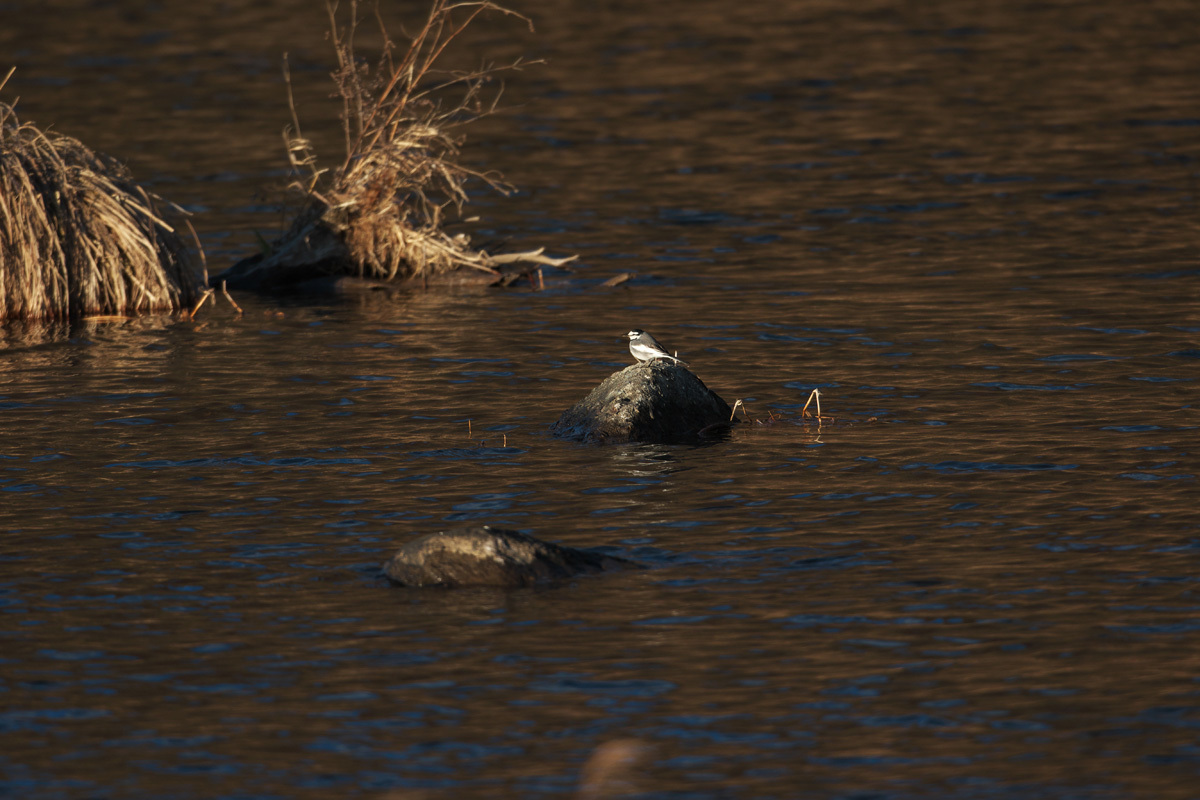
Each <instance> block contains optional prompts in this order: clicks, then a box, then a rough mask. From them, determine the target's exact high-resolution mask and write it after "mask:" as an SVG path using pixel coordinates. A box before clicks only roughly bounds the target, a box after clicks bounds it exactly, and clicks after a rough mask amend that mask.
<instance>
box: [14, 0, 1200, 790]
mask: <svg viewBox="0 0 1200 800" xmlns="http://www.w3.org/2000/svg"><path fill="white" fill-rule="evenodd" d="M14 8H15V9H16V10H10V13H9V17H11V19H10V22H11V23H12V24H11V25H5V26H0V42H2V43H4V44H7V45H8V50H9V51H10V52H14V53H17V57H18V58H19V59H20V60H21V61H20V64H19V66H20V70H19V71H18V73H17V77H16V78H14V80H20V81H24V83H22V84H21V85H20V86H19V91H20V94H21V95H22V101H21V102H22V107H23V108H24V109H25V111H24V112H23V113H24V115H25V117H26V118H29V119H35V120H37V121H38V122H39V123H41V124H48V123H51V122H53V123H55V127H56V128H58V129H59V130H62V131H63V132H64V133H69V134H71V135H75V136H79V137H80V138H82V139H83V140H84V141H86V142H88V143H89V144H91V145H93V146H97V147H99V148H100V149H102V150H106V151H109V152H111V153H113V154H114V155H118V156H122V157H125V158H128V159H129V160H130V161H131V162H132V165H133V167H134V169H135V172H137V173H138V174H139V176H141V177H146V178H148V179H150V180H152V181H154V182H155V183H156V190H158V191H160V192H161V193H163V194H164V195H167V196H170V197H172V198H173V199H176V200H180V201H181V202H184V203H187V204H189V205H190V206H191V207H193V208H195V209H196V210H198V211H202V212H204V213H201V214H198V215H197V218H196V220H195V222H196V227H197V228H198V229H199V230H200V231H201V235H202V236H203V237H204V238H205V240H206V244H207V245H208V246H209V249H210V258H211V259H213V260H214V262H216V261H220V260H224V261H231V260H233V259H234V258H237V257H239V256H241V255H245V253H246V252H248V251H250V250H252V249H253V248H254V247H255V244H254V242H255V236H254V232H255V231H258V232H261V233H263V234H264V235H266V237H267V238H270V235H269V234H270V232H271V231H273V230H276V229H277V228H278V227H279V225H280V224H281V222H280V217H279V214H278V212H277V210H276V209H275V206H274V200H271V199H268V198H267V194H268V190H269V188H270V184H272V183H274V182H278V181H280V180H282V177H283V176H282V175H281V174H279V172H278V165H279V164H280V163H281V161H282V159H281V158H280V157H279V152H278V144H277V138H276V137H277V133H278V129H279V127H280V126H281V125H282V123H283V122H284V121H285V120H286V118H287V114H286V109H285V107H284V105H283V102H282V100H283V95H282V93H281V88H280V85H279V83H278V79H277V78H276V77H274V76H275V75H276V74H277V70H276V67H275V66H274V65H275V64H277V60H276V59H277V57H278V54H279V52H281V51H282V50H285V49H288V50H290V51H291V53H292V56H291V59H292V65H293V72H294V74H295V75H297V76H299V78H298V83H300V84H303V80H302V79H303V78H304V77H305V76H309V77H312V78H313V83H312V84H311V85H300V86H299V87H298V89H299V91H300V92H301V100H302V102H303V103H304V104H306V105H305V106H304V107H306V108H310V109H312V112H311V113H312V114H314V115H319V114H320V112H319V111H317V109H319V108H324V105H323V104H324V103H326V102H327V100H326V99H325V97H324V95H325V94H326V93H327V91H328V90H327V88H325V87H323V86H322V85H320V83H319V80H320V79H321V77H322V73H323V71H324V70H325V69H326V68H327V67H326V65H325V61H324V53H323V50H322V48H323V47H324V44H323V43H322V42H321V41H320V40H319V36H316V35H314V31H315V30H317V29H319V26H320V24H321V23H320V21H319V20H316V21H314V20H312V19H309V18H305V17H303V15H295V14H294V12H293V10H291V9H287V8H284V7H282V6H279V7H276V6H273V5H271V4H267V5H263V4H258V5H257V6H255V7H254V8H249V7H247V8H239V9H226V8H222V9H221V10H220V11H219V12H218V13H214V10H213V9H208V8H207V7H203V8H202V7H199V6H197V7H196V8H194V9H193V8H185V7H183V6H182V5H180V4H178V3H174V2H167V3H164V4H160V6H158V7H154V8H150V9H141V7H140V6H139V7H138V8H137V9H134V8H133V7H132V6H130V7H129V8H128V9H126V8H124V5H123V4H116V5H115V6H111V7H109V6H105V7H103V8H99V7H97V8H91V7H89V8H86V9H84V8H81V9H78V10H77V11H76V12H75V13H73V14H71V15H69V19H68V18H56V19H55V20H54V23H53V26H52V27H53V31H51V32H47V31H48V29H47V26H46V24H44V23H43V22H42V20H44V19H47V18H46V16H45V15H44V14H40V13H34V10H30V9H25V8H24V6H22V5H21V4H17V6H16V7H14ZM215 8H216V7H214V9H215ZM318 10H319V9H318ZM530 11H531V13H532V14H533V15H534V18H535V23H536V25H537V28H538V33H537V34H536V36H532V37H526V34H524V33H523V32H521V31H517V32H515V33H512V34H511V36H516V37H517V38H516V39H512V38H510V32H509V31H508V30H507V29H505V28H503V27H501V26H494V27H485V28H482V29H480V30H479V31H478V32H476V33H475V34H474V35H475V36H476V37H477V38H476V39H474V40H472V42H474V43H478V45H479V47H480V50H481V52H482V51H485V50H486V51H487V52H489V53H493V52H494V54H495V56H496V57H497V58H502V57H503V56H504V55H505V53H506V52H509V51H512V52H516V51H517V50H518V49H519V50H523V51H525V52H527V53H529V54H531V55H538V56H545V57H547V58H548V61H549V63H548V64H547V65H544V66H541V67H538V68H536V69H531V70H529V71H527V72H524V73H522V74H521V75H520V76H518V77H519V80H517V81H516V82H515V83H514V84H513V85H512V86H510V87H509V88H508V94H507V95H506V97H507V98H508V101H509V102H510V103H511V104H512V108H511V110H510V111H509V112H506V114H504V115H502V116H499V117H496V118H492V119H489V120H485V121H484V122H482V123H481V124H480V125H479V126H478V127H477V129H476V130H474V131H472V132H471V137H470V139H469V140H468V148H467V152H468V155H470V156H471V157H473V158H477V159H479V161H480V163H481V165H483V166H486V167H488V168H499V169H502V170H503V171H504V172H505V173H506V174H507V175H508V176H509V177H510V178H512V179H513V180H514V181H515V182H516V183H517V184H518V185H520V186H522V187H525V190H524V191H523V193H521V194H519V195H517V196H515V197H512V198H508V199H506V200H498V199H496V198H488V197H480V198H479V200H480V203H479V204H478V208H477V209H476V210H477V211H478V213H480V215H481V217H482V219H483V221H482V222H481V223H480V226H481V227H482V230H481V231H480V232H479V233H478V234H477V235H478V237H479V238H480V240H484V239H489V238H494V239H496V240H510V241H511V242H512V243H513V244H514V245H519V244H520V240H522V239H524V238H528V239H529V240H531V241H533V240H536V241H537V242H538V243H539V244H547V245H548V246H549V247H550V249H552V250H554V251H556V252H562V253H571V252H578V253H580V254H581V256H582V258H581V262H582V263H580V264H579V265H578V266H577V268H573V269H572V270H570V271H566V270H548V271H547V289H546V291H543V292H534V291H531V290H530V289H529V287H525V286H522V287H520V288H517V289H514V290H508V291H504V292H497V291H474V292H468V293H461V294H432V295H425V294H419V293H405V292H401V293H397V294H394V295H384V294H372V295H365V296H362V297H356V298H350V299H345V300H338V301H329V302H312V301H311V300H301V299H289V300H282V301H272V300H262V299H255V298H239V302H241V303H242V305H243V306H244V307H245V309H246V313H245V316H243V317H241V318H238V317H237V316H235V315H234V314H233V313H232V312H231V310H230V309H229V308H228V307H225V306H222V305H217V306H210V307H207V308H206V309H205V310H204V311H202V312H201V314H200V315H199V319H198V321H196V322H189V321H185V320H180V319H176V318H171V317H153V318H147V319H140V320H126V321H114V320H92V321H86V322H83V323H79V324H76V325H73V326H70V325H63V326H59V327H45V326H19V325H9V326H6V327H5V328H4V329H3V330H0V537H2V541H3V547H0V564H2V568H0V611H2V612H3V616H2V617H0V694H2V696H3V698H4V702H3V703H2V704H0V794H11V795H13V796H21V797H24V796H42V797H95V796H106V797H110V796H111V797H123V796H137V797H146V796H151V797H159V796H164V797H165V796H173V797H183V796H188V797H192V796H195V797H217V796H220V797H234V796H237V797H244V796H252V795H253V796H276V797H307V796H322V797H324V796H329V795H330V794H334V795H337V796H405V797H412V796H419V795H421V794H422V793H423V796H427V797H475V796H478V797H494V796H497V795H505V796H521V797H524V796H542V795H544V796H559V797H569V796H574V795H576V794H578V793H579V792H580V791H583V790H582V789H581V787H593V788H595V787H599V786H609V787H615V788H609V789H607V790H606V791H610V792H624V791H641V792H644V793H646V794H647V795H653V796H660V795H667V794H677V795H679V796H681V797H682V796H686V797H733V796H737V797H742V796H754V797H794V796H797V794H801V795H812V796H814V797H818V796H819V797H850V796H864V797H865V796H873V797H887V798H918V797H920V798H925V797H931V796H936V797H972V798H974V797H1021V798H1027V797H1054V798H1059V797H1088V798H1091V797H1142V796H1145V797H1163V798H1172V797H1179V798H1183V797H1190V796H1192V795H1193V794H1194V788H1193V787H1194V786H1195V785H1196V780H1197V773H1198V772H1200V751H1198V750H1197V745H1196V742H1195V729H1196V726H1197V724H1200V701H1198V699H1197V698H1198V692H1200V685H1198V684H1197V681H1196V664H1195V663H1194V661H1195V659H1194V658H1193V657H1192V655H1191V653H1192V652H1194V651H1195V650H1196V647H1197V644H1198V643H1200V638H1198V637H1200V605H1198V603H1197V597H1196V583H1197V570H1196V556H1197V553H1200V528H1198V525H1197V519H1196V515H1195V513H1194V510H1193V507H1194V498H1195V490H1196V478H1197V475H1198V474H1200V460H1198V456H1197V448H1196V447H1195V445H1194V444H1193V442H1194V441H1195V440H1196V429H1197V425H1198V424H1200V421H1198V419H1197V413H1196V408H1195V386H1196V380H1197V378H1198V375H1197V366H1198V364H1200V361H1198V358H1200V345H1198V344H1197V337H1198V336H1200V323H1197V320H1196V314H1195V298H1196V296H1197V285H1196V282H1197V278H1198V277H1200V272H1198V271H1197V269H1196V267H1195V264H1194V262H1195V258H1194V250H1195V247H1194V242H1195V237H1196V234H1197V219H1198V218H1200V217H1198V216H1197V211H1196V206H1195V196H1194V191H1195V173H1196V164H1195V153H1196V152H1197V145H1200V140H1198V138H1197V137H1198V136H1200V125H1198V124H1197V123H1196V119H1195V117H1196V112H1195V108H1194V106H1195V102H1194V98H1195V90H1194V83H1195V81H1194V76H1195V72H1196V67H1197V65H1200V54H1198V52H1197V49H1196V44H1195V42H1194V36H1191V35H1190V33H1189V32H1190V31H1192V30H1193V29H1194V27H1195V26H1194V25H1193V24H1191V20H1190V19H1188V17H1189V16H1190V15H1189V14H1185V13H1184V12H1183V7H1182V6H1178V7H1177V6H1175V5H1173V4H1171V3H1167V2H1156V3H1151V4H1149V5H1147V4H1139V5H1128V6H1126V5H1121V4H1116V3H1100V4H1096V3H1090V4H1080V3H1074V2H1068V1H1067V0H1063V1H1062V2H1055V3H1049V4H1041V5H1038V6H1029V7H1017V6H1011V5H996V6H995V7H990V6H989V7H986V8H985V7H983V6H979V5H978V4H976V5H974V6H971V5H969V4H968V5H966V6H964V5H962V4H954V3H944V4H934V5H932V6H929V5H926V6H921V7H916V6H913V7H911V8H910V7H908V6H901V5H896V4H894V3H891V2H886V1H884V0H880V2H873V3H870V4H868V6H863V7H854V8H849V7H843V5H842V4H829V3H820V2H816V3H794V4H784V5H779V4H775V5H761V4H760V5H754V4H742V5H738V6H730V5H729V4H716V3H712V4H699V5H696V4H692V5H689V6H687V7H686V8H685V7H683V6H679V7H673V6H669V5H668V6H664V5H661V4H659V5H658V6H655V8H654V11H653V13H650V12H648V11H646V10H645V9H643V8H641V7H634V6H632V5H630V4H617V5H612V4H609V5H607V6H591V7H587V8H584V7H582V6H581V7H578V8H577V7H574V6H570V7H568V6H567V5H566V4H562V3H553V4H550V5H548V6H545V7H539V8H538V9H530ZM1185 23H1186V24H1185ZM326 114H327V117H326V118H324V119H320V118H318V119H314V121H313V130H314V135H317V136H322V135H326V134H328V133H329V132H330V131H332V132H336V131H337V123H336V119H335V118H334V116H333V115H334V114H336V110H332V109H330V110H327V111H326ZM323 126H324V127H323ZM472 146H473V147H474V149H472ZM333 147H334V148H335V149H336V141H335V142H334V143H333ZM161 184H168V186H162V185H161ZM256 193H263V194H262V195H260V196H256ZM573 266H574V265H573ZM620 272H635V273H637V274H636V276H635V277H634V278H633V279H632V280H631V281H629V282H627V283H625V284H622V285H620V286H617V287H615V288H603V287H601V286H600V284H601V283H602V282H603V281H604V280H605V279H607V278H609V277H611V276H612V275H614V274H617V273H620ZM631 327H641V328H644V329H647V330H650V331H651V332H653V333H654V334H655V335H656V336H659V337H660V338H662V339H663V340H664V341H670V342H671V343H672V345H673V347H678V348H679V349H680V351H681V355H682V356H683V357H685V358H686V359H687V360H688V362H689V363H690V364H691V365H692V367H693V369H694V370H695V371H696V372H697V374H698V375H700V377H701V378H702V379H703V380H704V381H705V383H706V384H707V385H708V386H710V387H711V388H712V389H713V390H714V391H716V392H718V393H719V394H721V395H722V396H723V397H724V398H725V399H726V400H728V401H729V402H731V403H732V402H733V401H734V400H735V399H742V400H743V401H744V403H745V404H746V406H747V408H748V412H749V415H750V417H751V418H753V419H760V420H770V421H771V424H767V425H754V424H747V425H741V426H738V427H737V428H736V429H734V430H733V432H732V433H731V434H730V436H729V437H728V438H727V439H725V440H723V441H719V442H716V443H712V444H710V445H709V446H706V447H700V448H685V447H662V446H652V447H639V446H622V447H611V448H594V447H585V446H582V445H578V444H574V443H568V442H562V441H558V440H556V439H554V438H552V437H551V436H550V435H549V433H548V429H549V426H550V424H551V423H552V422H553V421H554V420H555V419H556V418H557V417H558V415H559V414H560V413H561V412H562V410H563V409H565V408H567V407H568V406H570V405H571V404H572V403H574V402H575V401H577V400H578V399H580V398H581V397H582V396H583V395H584V394H585V393H586V392H587V391H588V390H589V389H590V388H591V387H593V386H595V385H596V384H597V383H598V382H599V381H600V380H602V379H603V378H604V377H606V376H607V375H608V374H610V373H611V372H613V371H615V370H616V369H619V368H621V367H622V366H624V365H625V364H626V363H627V362H628V360H629V357H628V354H627V350H626V348H625V346H624V344H623V339H622V334H623V332H624V331H626V330H629V329H630V328H631ZM813 388H820V390H821V392H822V405H823V411H824V412H825V413H826V414H827V415H831V416H833V417H835V418H836V420H837V422H836V423H834V424H829V425H823V426H821V428H820V429H819V430H818V429H817V428H816V427H815V426H814V425H813V424H812V422H811V421H809V422H804V421H803V420H801V419H800V418H799V412H800V408H801V407H802V406H803V404H804V402H805V400H806V398H807V397H808V395H809V393H810V392H811V391H812V389H813ZM480 522H487V523H492V524H498V525H507V526H510V527H515V528H519V529H521V530H524V531H527V532H530V533H533V534H535V535H538V536H542V537H544V538H547V539H551V540H554V541H560V542H563V543H566V544H571V545H575V546H603V547H609V548H613V549H614V550H615V551H616V552H619V553H621V554H623V555H626V556H629V557H632V558H636V559H638V560H640V561H643V562H644V563H646V564H647V565H648V566H650V567H651V569H648V570H644V571H638V572H629V573H618V574H614V575H608V576H602V577H591V578H587V579H581V580H579V581H577V582H575V583H573V584H571V585H568V586H564V587H558V588H553V589H538V590H530V591H519V592H511V593H503V592H497V591H489V590H470V591H463V592H433V591H428V592H427V591H399V590H396V589H395V588H394V587H391V586H389V585H388V584H387V583H386V581H384V580H382V579H381V578H380V577H379V572H378V566H379V564H380V563H381V562H382V561H383V560H384V559H385V558H386V557H387V556H389V555H390V553H391V552H392V550H393V549H394V548H395V547H396V546H397V545H398V544H399V543H401V542H403V541H406V540H407V539H408V538H410V537H412V536H414V535H419V534H422V533H426V532H429V531H433V530H438V529H441V528H445V527H448V526H452V525H458V524H475V523H480ZM631 762H632V763H631ZM622 770H623V771H622ZM630 787H633V788H632V789H630ZM596 791H599V790H598V789H597V790H596ZM585 796H586V795H585Z"/></svg>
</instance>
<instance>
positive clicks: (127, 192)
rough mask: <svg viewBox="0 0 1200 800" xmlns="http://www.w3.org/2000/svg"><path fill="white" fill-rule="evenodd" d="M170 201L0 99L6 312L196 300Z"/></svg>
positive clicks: (125, 308)
mask: <svg viewBox="0 0 1200 800" xmlns="http://www.w3.org/2000/svg"><path fill="white" fill-rule="evenodd" d="M9 74H10V75H11V72H10V73H9ZM2 85H3V82H0V86H2ZM166 205H167V204H166V203H165V202H164V201H163V200H162V199H161V198H159V197H157V196H155V195H153V194H151V193H150V192H147V191H146V190H145V189H144V188H142V187H141V186H139V185H138V184H136V183H135V182H134V181H133V179H132V178H131V176H130V174H129V171H128V170H127V169H126V168H125V167H124V166H123V165H121V164H120V163H118V162H117V161H115V160H113V159H111V158H109V157H107V156H104V155H101V154H98V153H94V152H92V151H91V150H90V149H88V147H87V146H85V145H84V144H83V143H82V142H80V141H79V140H78V139H74V138H72V137H70V136H64V135H62V134H59V133H56V132H54V131H42V130H40V129H39V128H38V127H36V126H35V125H33V124H32V123H22V122H21V121H20V120H19V119H18V118H17V115H16V113H15V112H14V110H13V108H12V107H11V106H9V105H7V104H5V103H0V320H6V319H66V318H79V317H84V316H93V315H102V314H113V315H132V314H137V313H145V312H149V311H163V310H178V309H182V308H186V307H188V306H189V305H190V304H191V303H192V301H193V300H194V299H195V297H196V296H197V291H198V285H197V283H198V281H197V276H196V269H195V263H194V258H193V256H192V254H191V252H190V251H189V249H188V247H187V246H186V245H185V244H184V241H183V239H182V238H181V237H180V236H179V235H178V234H177V233H176V232H175V230H174V229H173V228H172V227H171V226H170V225H168V224H167V223H166V222H165V221H164V220H163V217H162V214H161V213H160V206H166Z"/></svg>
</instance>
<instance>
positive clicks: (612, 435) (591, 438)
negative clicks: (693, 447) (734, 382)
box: [551, 360, 732, 444]
mask: <svg viewBox="0 0 1200 800" xmlns="http://www.w3.org/2000/svg"><path fill="white" fill-rule="evenodd" d="M731 415H732V412H731V411H730V409H729V404H728V403H726V402H725V401H724V400H722V399H721V398H720V397H718V396H717V394H716V393H715V392H713V390H712V389H709V388H708V387H707V386H705V385H704V382H703V381H701V380H700V379H699V378H697V377H696V376H695V375H694V374H693V373H692V371H691V370H689V369H688V368H687V367H686V366H684V365H682V364H675V363H670V362H667V361H662V360H658V361H646V362H642V363H638V364H633V365H631V366H628V367H626V368H625V369H623V370H621V371H620V372H615V373H613V374H612V375H610V376H608V377H607V378H605V379H604V381H603V382H602V383H601V384H600V385H599V386H597V387H596V388H595V389H593V390H592V391H591V393H590V394H588V396H587V397H585V398H584V399H583V400H581V401H580V402H578V403H576V404H575V405H574V406H572V407H571V408H569V409H567V410H566V411H565V412H563V415H562V416H561V417H559V418H558V422H556V423H554V426H553V427H552V428H551V432H552V433H554V434H555V435H556V436H561V437H563V438H565V439H577V440H579V441H584V442H603V443H609V442H647V443H657V444H672V443H681V442H691V441H699V440H702V439H704V438H705V437H706V436H709V435H711V434H715V433H717V432H719V431H722V430H724V429H725V428H727V427H728V426H729V425H731V424H732V422H731V421H730V416H731Z"/></svg>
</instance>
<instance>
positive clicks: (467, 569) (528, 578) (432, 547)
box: [383, 525, 637, 589]
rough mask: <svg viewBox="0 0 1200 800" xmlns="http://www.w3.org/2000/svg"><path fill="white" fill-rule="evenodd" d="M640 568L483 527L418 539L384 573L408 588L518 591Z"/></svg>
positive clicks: (620, 560) (628, 563) (630, 562)
mask: <svg viewBox="0 0 1200 800" xmlns="http://www.w3.org/2000/svg"><path fill="white" fill-rule="evenodd" d="M635 566H637V565H636V564H634V562H632V561H627V560H626V559H623V558H618V557H617V556H610V555H606V554H604V553H598V552H596V551H594V550H576V549H575V548H573V547H561V546H559V545H556V544H550V543H549V542H543V541H541V540H540V539H535V538H533V537H532V536H526V535H525V534H523V533H518V532H516V531H509V530H504V529H503V528H492V527H490V526H487V525H484V526H481V527H478V528H459V529H456V530H450V531H441V532H440V533H431V534H429V535H428V536H422V537H420V538H419V539H414V540H413V541H411V542H409V543H407V544H406V545H404V546H403V547H401V548H400V549H399V550H398V551H397V552H396V555H394V556H392V558H391V560H390V561H388V562H387V563H386V564H384V565H383V572H384V574H385V575H387V577H388V578H389V579H391V580H392V581H395V582H396V583H399V584H401V585H404V586H441V587H445V588H455V587H459V586H495V587H499V588H505V589H515V588H520V587H523V586H534V585H536V584H541V583H553V582H555V581H562V580H567V579H568V578H573V577H574V576H576V575H582V574H586V573H592V572H603V571H606V570H610V569H615V568H619V567H635Z"/></svg>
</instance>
